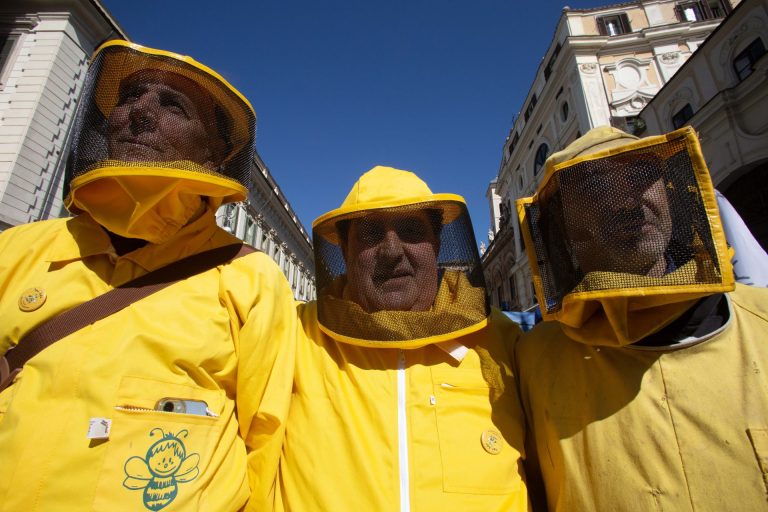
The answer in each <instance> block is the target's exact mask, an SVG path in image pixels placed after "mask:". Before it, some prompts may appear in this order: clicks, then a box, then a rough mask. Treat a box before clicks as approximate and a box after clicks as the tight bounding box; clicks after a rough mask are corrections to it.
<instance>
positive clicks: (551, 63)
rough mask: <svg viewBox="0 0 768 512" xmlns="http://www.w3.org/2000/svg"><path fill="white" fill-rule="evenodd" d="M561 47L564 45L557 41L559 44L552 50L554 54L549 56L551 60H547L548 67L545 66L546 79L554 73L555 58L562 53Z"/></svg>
mask: <svg viewBox="0 0 768 512" xmlns="http://www.w3.org/2000/svg"><path fill="white" fill-rule="evenodd" d="M561 49H562V46H560V43H557V46H555V49H554V50H553V51H552V56H551V57H550V58H549V62H547V67H545V68H544V80H549V77H550V76H551V75H552V67H553V66H554V65H555V60H556V59H557V56H558V55H560V50H561Z"/></svg>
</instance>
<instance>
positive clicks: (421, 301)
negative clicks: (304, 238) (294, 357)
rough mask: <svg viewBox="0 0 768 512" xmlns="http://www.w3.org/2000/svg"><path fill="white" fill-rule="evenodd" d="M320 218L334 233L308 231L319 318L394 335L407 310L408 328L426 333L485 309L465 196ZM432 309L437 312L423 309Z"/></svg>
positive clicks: (461, 324) (359, 334)
mask: <svg viewBox="0 0 768 512" xmlns="http://www.w3.org/2000/svg"><path fill="white" fill-rule="evenodd" d="M326 222H328V223H333V224H334V225H335V234H336V236H334V237H333V238H335V240H328V239H326V238H324V237H323V236H322V235H320V234H319V233H318V228H319V227H320V226H317V227H316V229H315V232H314V234H313V243H314V248H315V261H316V265H315V266H316V272H317V288H318V304H319V308H318V313H319V320H320V322H321V323H322V324H323V325H326V326H333V330H334V331H335V332H339V333H341V334H344V335H346V336H350V337H354V338H363V339H371V337H373V338H375V339H381V340H384V341H395V340H398V339H401V338H402V336H404V334H403V330H402V329H400V326H401V324H402V323H404V322H405V323H407V322H409V321H410V320H409V318H410V319H414V320H415V319H416V318H418V319H419V320H418V322H416V323H417V324H418V325H416V326H412V327H411V328H409V329H408V330H407V333H408V334H407V336H410V337H429V336H433V335H436V334H441V333H446V332H451V331H455V330H458V329H461V328H465V327H467V326H469V325H473V324H476V323H477V322H479V321H482V320H483V319H484V318H485V317H486V316H487V314H488V308H487V305H486V302H485V284H484V281H483V273H482V268H481V266H480V261H479V256H478V252H477V246H476V244H475V237H474V234H473V231H472V226H471V223H470V220H469V216H468V214H467V211H466V206H465V205H464V204H462V203H460V202H446V201H441V202H434V203H429V202H427V203H418V204H415V205H407V206H399V207H392V208H379V209H375V210H367V211H365V212H355V213H351V214H349V215H346V216H341V217H336V218H332V219H330V220H328V221H326ZM323 224H325V223H323ZM325 227H326V228H327V226H325ZM335 300H336V302H334V301H335ZM342 302H343V303H344V304H341V303H342ZM334 304H337V305H338V306H339V307H334ZM350 304H354V305H355V306H354V308H353V309H355V310H359V311H360V312H361V313H364V314H369V315H374V316H376V317H377V318H378V320H380V321H381V322H382V325H380V326H379V327H375V326H372V325H370V324H368V325H366V324H365V322H363V323H361V321H360V320H359V318H356V317H355V316H354V315H351V314H349V312H348V310H347V309H345V308H349V307H350ZM430 311H441V312H442V313H441V314H437V315H435V314H432V315H431V316H429V317H428V316H426V313H428V312H430ZM419 313H422V315H421V316H418V314H419ZM457 313H458V314H457ZM458 317H461V318H460V319H458V320H457V318H458ZM372 331H375V333H373V332H372Z"/></svg>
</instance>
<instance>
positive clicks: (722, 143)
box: [640, 0, 768, 250]
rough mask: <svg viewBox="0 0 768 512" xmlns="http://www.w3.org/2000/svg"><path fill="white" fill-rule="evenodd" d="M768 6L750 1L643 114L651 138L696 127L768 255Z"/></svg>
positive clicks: (710, 162)
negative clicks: (679, 129)
mask: <svg viewBox="0 0 768 512" xmlns="http://www.w3.org/2000/svg"><path fill="white" fill-rule="evenodd" d="M766 49H768V0H744V1H743V2H741V4H740V5H739V6H738V8H736V9H734V11H733V12H732V13H731V15H730V16H728V18H726V19H725V21H723V23H722V24H721V25H720V26H719V27H718V28H717V30H715V31H714V32H713V33H712V34H711V35H710V36H709V38H707V40H706V41H705V42H704V44H702V45H701V46H700V47H699V49H698V50H696V53H695V54H694V55H693V56H692V57H691V58H690V59H689V60H688V61H687V62H686V63H685V65H684V66H683V67H681V68H680V70H679V71H678V72H677V73H676V74H675V76H674V77H673V78H672V79H671V80H670V81H669V82H667V83H666V84H665V85H664V87H663V88H662V89H661V90H660V91H659V92H658V93H657V94H656V96H655V97H654V98H653V99H652V100H651V101H650V102H649V103H648V105H646V106H645V108H644V109H643V110H642V111H641V112H640V117H641V118H642V119H643V121H644V124H645V125H646V133H647V134H648V135H651V134H660V133H665V132H669V131H672V130H674V129H675V128H679V127H680V126H683V125H686V124H690V125H691V126H693V127H694V128H695V129H696V131H697V132H698V133H699V137H700V139H701V145H702V151H703V152H704V158H705V159H706V162H707V166H708V167H709V171H710V173H711V174H712V181H713V182H714V184H715V187H717V189H718V190H720V192H722V193H723V195H724V196H725V197H726V198H727V199H728V201H729V202H730V203H731V204H732V205H733V206H734V208H736V210H737V211H738V212H739V214H740V215H741V217H742V219H744V222H745V223H746V224H747V226H748V227H749V229H750V230H751V231H752V234H753V235H755V238H756V239H757V240H758V242H760V244H761V245H762V246H763V249H766V250H768V57H767V56H766V53H768V52H766Z"/></svg>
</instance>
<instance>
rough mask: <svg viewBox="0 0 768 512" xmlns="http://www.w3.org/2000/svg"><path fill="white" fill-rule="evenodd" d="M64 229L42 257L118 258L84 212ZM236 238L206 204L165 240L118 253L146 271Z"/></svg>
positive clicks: (61, 260)
mask: <svg viewBox="0 0 768 512" xmlns="http://www.w3.org/2000/svg"><path fill="white" fill-rule="evenodd" d="M67 229H68V231H69V233H70V234H71V236H64V233H61V234H60V235H59V236H58V237H56V240H55V241H54V243H53V248H52V250H51V252H50V256H49V258H48V259H47V260H46V261H48V262H51V263H66V262H69V261H76V260H81V259H84V258H87V257H89V256H96V255H99V254H106V255H111V256H112V257H114V258H115V259H117V258H118V256H117V254H116V253H115V250H114V248H113V247H112V242H111V241H110V239H109V235H107V233H106V231H104V228H102V227H101V226H100V225H99V224H97V223H96V221H94V220H93V219H92V218H91V216H90V215H88V214H87V213H83V214H80V215H78V216H76V217H74V218H72V219H70V220H69V221H67ZM238 241H239V240H238V239H237V238H235V237H233V236H232V235H230V234H229V233H227V232H225V231H224V230H221V229H218V227H217V225H216V217H215V214H214V212H213V210H212V209H211V207H210V206H209V207H207V209H206V211H205V213H204V214H203V215H201V216H200V218H198V219H196V220H195V221H193V222H191V223H190V224H189V225H187V226H184V227H183V228H181V229H180V230H179V232H178V233H176V234H175V235H174V236H173V237H171V238H170V239H169V240H168V241H166V242H164V243H162V244H150V243H148V244H147V245H145V246H144V247H142V248H140V249H138V250H136V251H133V252H130V253H128V254H126V255H124V256H121V258H125V259H127V260H130V261H132V262H134V263H135V264H137V265H139V266H140V267H142V268H144V269H145V270H147V271H152V270H155V269H158V268H160V267H164V266H165V265H168V264H170V263H172V262H174V261H178V260H180V259H182V258H185V257H187V256H191V255H192V254H195V253H198V252H200V251H201V250H204V249H207V248H213V247H218V246H222V245H226V244H228V243H236V242H238ZM168 247H173V248H174V249H173V250H172V251H171V250H168Z"/></svg>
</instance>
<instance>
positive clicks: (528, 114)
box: [523, 94, 538, 121]
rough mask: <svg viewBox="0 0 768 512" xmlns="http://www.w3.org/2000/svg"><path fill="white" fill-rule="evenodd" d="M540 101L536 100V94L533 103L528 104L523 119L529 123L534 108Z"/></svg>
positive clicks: (532, 99)
mask: <svg viewBox="0 0 768 512" xmlns="http://www.w3.org/2000/svg"><path fill="white" fill-rule="evenodd" d="M537 101H538V99H537V98H536V95H535V94H534V95H533V97H532V98H531V102H530V103H529V104H528V108H526V109H525V114H523V118H524V119H525V120H526V121H528V118H529V117H531V114H532V113H533V107H535V106H536V102H537Z"/></svg>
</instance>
